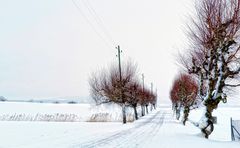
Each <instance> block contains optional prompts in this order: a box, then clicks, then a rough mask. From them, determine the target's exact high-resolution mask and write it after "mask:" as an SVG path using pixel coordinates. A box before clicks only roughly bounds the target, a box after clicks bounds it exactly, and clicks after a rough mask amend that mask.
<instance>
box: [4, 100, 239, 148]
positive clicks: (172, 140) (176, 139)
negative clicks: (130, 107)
mask: <svg viewBox="0 0 240 148" xmlns="http://www.w3.org/2000/svg"><path fill="white" fill-rule="evenodd" d="M45 105H46V106H48V105H49V104H45ZM58 105H59V104H58ZM0 106H4V105H2V104H0ZM55 106H57V105H56V104H55ZM9 107H10V106H9ZM52 107H54V104H52ZM68 107H69V108H73V110H72V111H71V113H74V112H79V113H80V112H81V110H84V109H83V108H81V105H80V106H78V108H77V107H76V106H74V105H73V106H72V107H71V106H68ZM75 107H76V108H75ZM36 108H37V106H35V108H34V109H32V110H36ZM56 108H59V110H60V109H61V108H63V109H62V110H61V111H62V112H61V113H64V106H57V107H56ZM28 109H30V108H28ZM3 110H4V109H1V107H0V114H1V111H3ZM6 110H7V109H5V112H6ZM9 110H15V109H14V106H13V107H12V108H11V109H9ZM100 110H102V109H100ZM55 111H56V109H55V110H54V112H55ZM68 111H69V112H70V110H68ZM26 112H29V111H27V109H26ZM9 113H10V111H9ZM214 114H215V115H217V116H218V123H217V124H216V125H215V131H214V133H213V134H212V135H211V136H210V138H209V139H208V140H207V139H204V138H202V137H201V135H200V131H199V129H197V128H196V127H194V126H193V125H192V124H190V123H187V125H186V126H183V125H182V124H181V123H180V122H179V121H176V120H175V119H174V117H173V115H172V111H171V108H169V107H163V106H162V107H161V108H158V109H157V110H155V111H153V112H151V113H149V114H148V115H147V116H144V117H142V118H140V119H139V120H138V121H135V122H131V123H128V124H126V125H123V124H122V123H121V122H39V121H38V122H29V121H21V122H20V121H0V131H1V132H0V139H1V142H0V147H1V148H15V147H18V148H38V147H39V148H42V147H46V148H48V147H49V148H53V147H58V148H61V147H62V148H66V147H74V148H78V147H104V148H105V147H109V148H112V147H122V148H126V147H130V148H132V147H133V148H134V147H140V148H144V147H164V148H176V147H185V148H190V147H191V148H192V147H195V148H202V147H218V148H226V147H231V148H239V146H240V142H239V141H238V142H231V141H230V134H231V133H230V125H229V121H230V119H229V118H230V116H232V117H233V118H238V119H239V114H240V108H227V107H226V108H219V109H218V110H217V111H215V112H214ZM199 115H201V110H196V111H193V112H192V113H191V115H190V118H191V119H192V120H198V118H199ZM220 115H221V117H220Z"/></svg>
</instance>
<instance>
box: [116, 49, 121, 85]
mask: <svg viewBox="0 0 240 148" xmlns="http://www.w3.org/2000/svg"><path fill="white" fill-rule="evenodd" d="M117 50H118V55H117V56H118V66H119V77H120V83H121V87H122V69H121V52H122V51H121V50H120V46H119V45H118V46H117Z"/></svg>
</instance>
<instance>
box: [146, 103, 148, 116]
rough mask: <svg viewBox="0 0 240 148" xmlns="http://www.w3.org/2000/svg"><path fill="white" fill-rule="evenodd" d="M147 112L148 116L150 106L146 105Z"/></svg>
mask: <svg viewBox="0 0 240 148" xmlns="http://www.w3.org/2000/svg"><path fill="white" fill-rule="evenodd" d="M146 112H147V114H148V105H146Z"/></svg>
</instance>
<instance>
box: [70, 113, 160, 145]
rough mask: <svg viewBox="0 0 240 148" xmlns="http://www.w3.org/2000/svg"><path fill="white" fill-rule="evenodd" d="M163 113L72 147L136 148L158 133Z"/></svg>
mask: <svg viewBox="0 0 240 148" xmlns="http://www.w3.org/2000/svg"><path fill="white" fill-rule="evenodd" d="M164 117H165V112H164V113H162V114H160V111H158V112H157V113H155V115H153V116H152V117H151V118H149V119H148V120H146V121H144V122H140V123H138V124H137V125H136V126H134V127H132V128H130V129H127V130H123V131H121V132H118V133H116V134H113V135H110V136H107V137H106V138H96V139H93V140H90V141H87V142H85V143H79V144H76V145H75V146H73V147H84V148H93V147H111V148H112V147H118V148H119V147H120V148H121V147H124V148H126V147H138V146H139V144H141V145H142V143H143V142H144V143H147V142H148V141H151V139H152V138H153V137H154V136H155V135H156V134H157V133H158V131H159V129H160V127H161V126H162V124H163V121H164Z"/></svg>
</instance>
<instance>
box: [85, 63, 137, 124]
mask: <svg viewBox="0 0 240 148" xmlns="http://www.w3.org/2000/svg"><path fill="white" fill-rule="evenodd" d="M136 70H137V67H136V64H134V63H132V62H128V63H126V64H123V66H122V81H120V77H119V72H118V67H117V66H116V65H112V66H111V67H110V68H109V69H103V70H102V71H99V72H98V73H93V74H92V76H91V77H90V79H89V85H90V93H91V96H92V98H93V99H94V100H95V102H96V103H97V104H102V103H109V102H114V103H117V104H119V105H120V106H121V107H122V114H123V123H126V110H125V106H126V105H127V104H128V103H129V98H128V97H129V96H128V95H127V94H128V92H129V86H130V85H131V84H132V83H134V82H135V80H136V72H137V71H136Z"/></svg>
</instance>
